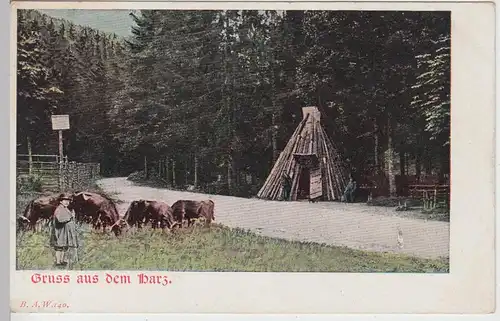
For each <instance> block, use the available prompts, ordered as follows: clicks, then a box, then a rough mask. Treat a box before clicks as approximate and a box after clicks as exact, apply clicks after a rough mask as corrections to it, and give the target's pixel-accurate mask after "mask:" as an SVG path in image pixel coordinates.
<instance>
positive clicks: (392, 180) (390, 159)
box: [386, 117, 396, 196]
mask: <svg viewBox="0 0 500 321" xmlns="http://www.w3.org/2000/svg"><path fill="white" fill-rule="evenodd" d="M386 161H387V176H388V178H389V196H396V175H395V173H394V154H393V146H392V128H391V118H390V117H389V119H388V121H387V158H386Z"/></svg>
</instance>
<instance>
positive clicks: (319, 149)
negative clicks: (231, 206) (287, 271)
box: [257, 106, 348, 201]
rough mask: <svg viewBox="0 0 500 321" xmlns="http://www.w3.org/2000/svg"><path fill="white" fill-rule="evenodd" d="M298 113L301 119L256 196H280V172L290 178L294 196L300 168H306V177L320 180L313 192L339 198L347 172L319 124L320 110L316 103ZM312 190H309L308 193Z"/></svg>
mask: <svg viewBox="0 0 500 321" xmlns="http://www.w3.org/2000/svg"><path fill="white" fill-rule="evenodd" d="M302 115H303V118H302V121H301V122H300V123H299V125H298V126H297V128H296V130H295V132H294V133H293V134H292V136H291V137H290V140H289V141H288V143H287V145H286V146H285V148H284V150H283V151H282V152H281V154H280V156H279V157H278V159H277V161H276V163H275V164H274V166H273V168H272V170H271V173H270V174H269V176H268V177H267V179H266V181H265V183H264V185H263V186H262V188H261V189H260V191H259V192H258V193H257V197H259V198H265V199H271V200H278V199H280V198H281V192H282V185H281V182H282V175H283V173H286V174H288V175H289V177H290V178H291V179H292V190H291V200H297V199H298V195H297V192H298V188H299V178H300V173H301V169H303V168H308V169H309V173H310V175H311V179H310V181H311V182H313V181H314V182H316V183H314V184H320V185H319V187H317V189H319V192H318V191H315V192H314V193H315V195H320V196H322V198H323V199H324V200H329V201H332V200H339V199H340V198H341V196H342V193H343V191H344V188H345V186H346V185H347V182H348V173H347V169H346V167H345V165H344V163H343V160H342V159H341V156H340V155H339V153H338V151H337V150H336V149H335V148H334V146H333V144H332V142H331V141H330V139H329V138H328V136H327V134H326V132H325V130H324V129H323V127H322V126H321V113H320V112H319V110H318V108H317V107H314V106H311V107H303V108H302ZM313 176H314V177H315V178H313ZM315 188H316V187H315ZM314 193H313V192H312V191H311V194H314ZM311 196H313V195H311Z"/></svg>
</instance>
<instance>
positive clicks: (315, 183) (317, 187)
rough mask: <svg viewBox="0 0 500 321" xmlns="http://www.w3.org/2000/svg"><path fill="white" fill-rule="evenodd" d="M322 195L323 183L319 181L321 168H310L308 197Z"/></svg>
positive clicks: (312, 197) (313, 197)
mask: <svg viewBox="0 0 500 321" xmlns="http://www.w3.org/2000/svg"><path fill="white" fill-rule="evenodd" d="M321 195H323V184H322V182H321V169H320V168H319V167H318V168H316V169H312V170H311V180H310V187H309V197H310V198H311V199H315V198H318V197H320V196H321Z"/></svg>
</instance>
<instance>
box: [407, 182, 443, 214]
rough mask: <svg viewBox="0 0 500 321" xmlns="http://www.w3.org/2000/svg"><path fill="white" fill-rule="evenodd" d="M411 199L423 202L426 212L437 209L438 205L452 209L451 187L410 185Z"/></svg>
mask: <svg viewBox="0 0 500 321" xmlns="http://www.w3.org/2000/svg"><path fill="white" fill-rule="evenodd" d="M409 188H410V197H411V198H414V199H418V200H421V201H422V203H423V207H424V210H432V209H435V208H436V207H437V206H438V205H444V206H445V207H446V208H447V209H449V208H450V204H449V202H450V186H449V185H410V186H409Z"/></svg>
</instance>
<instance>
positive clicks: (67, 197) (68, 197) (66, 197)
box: [59, 193, 72, 201]
mask: <svg viewBox="0 0 500 321" xmlns="http://www.w3.org/2000/svg"><path fill="white" fill-rule="evenodd" d="M71 199H72V198H71V195H70V194H68V193H63V194H61V195H60V196H59V201H62V200H68V201H71Z"/></svg>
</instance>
